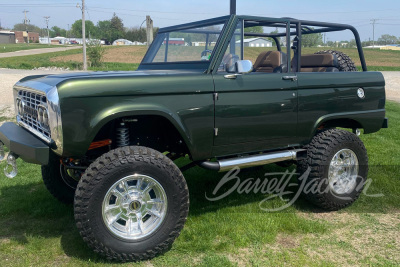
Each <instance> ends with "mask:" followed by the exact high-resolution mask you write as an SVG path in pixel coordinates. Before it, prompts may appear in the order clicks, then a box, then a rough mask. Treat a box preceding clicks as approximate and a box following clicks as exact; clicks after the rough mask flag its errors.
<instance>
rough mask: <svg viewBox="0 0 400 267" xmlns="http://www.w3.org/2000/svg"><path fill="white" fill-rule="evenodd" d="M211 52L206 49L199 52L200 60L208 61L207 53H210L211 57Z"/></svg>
mask: <svg viewBox="0 0 400 267" xmlns="http://www.w3.org/2000/svg"><path fill="white" fill-rule="evenodd" d="M212 52H213V51H212V50H210V49H206V50H204V51H203V52H201V60H209V59H210V58H209V57H207V53H210V56H211V54H212Z"/></svg>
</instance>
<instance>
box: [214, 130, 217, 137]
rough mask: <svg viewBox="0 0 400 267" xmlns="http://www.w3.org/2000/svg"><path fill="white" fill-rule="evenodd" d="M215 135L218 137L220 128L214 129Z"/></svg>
mask: <svg viewBox="0 0 400 267" xmlns="http://www.w3.org/2000/svg"><path fill="white" fill-rule="evenodd" d="M214 135H215V136H218V128H214Z"/></svg>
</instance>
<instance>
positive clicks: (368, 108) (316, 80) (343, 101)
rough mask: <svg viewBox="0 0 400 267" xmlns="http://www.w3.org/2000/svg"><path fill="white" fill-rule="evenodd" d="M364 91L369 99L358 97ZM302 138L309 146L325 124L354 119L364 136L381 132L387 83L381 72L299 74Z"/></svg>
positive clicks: (300, 129) (300, 134)
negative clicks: (335, 120) (329, 121)
mask: <svg viewBox="0 0 400 267" xmlns="http://www.w3.org/2000/svg"><path fill="white" fill-rule="evenodd" d="M359 88H363V89H364V91H365V98H364V99H361V98H359V97H358V95H357V90H358V89H359ZM298 97H299V109H298V110H299V113H298V134H299V137H300V140H302V141H301V143H303V144H306V143H308V142H309V141H310V140H311V138H312V137H313V136H314V134H315V132H316V130H317V128H318V127H319V126H320V125H321V124H322V123H323V122H325V121H328V120H333V119H343V118H346V119H352V120H355V121H357V122H359V123H360V124H361V126H362V128H364V133H372V132H376V131H378V130H379V129H381V127H382V124H383V120H384V117H385V98H386V96H385V80H384V78H383V75H382V73H380V72H332V73H298Z"/></svg>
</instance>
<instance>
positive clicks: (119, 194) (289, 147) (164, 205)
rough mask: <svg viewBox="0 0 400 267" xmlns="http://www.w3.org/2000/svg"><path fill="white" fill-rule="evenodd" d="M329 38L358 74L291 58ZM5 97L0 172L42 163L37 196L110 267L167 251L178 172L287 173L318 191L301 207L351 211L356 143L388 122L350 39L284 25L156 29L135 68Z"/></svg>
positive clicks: (357, 169)
mask: <svg viewBox="0 0 400 267" xmlns="http://www.w3.org/2000/svg"><path fill="white" fill-rule="evenodd" d="M339 31H347V32H348V33H350V34H352V35H353V36H354V39H355V40H356V43H357V47H358V56H359V61H357V62H360V63H361V66H360V67H361V69H362V71H358V70H357V68H356V67H355V64H354V62H353V61H352V60H351V59H350V57H348V56H347V55H346V54H344V53H342V52H339V51H334V50H324V48H320V49H318V50H315V51H314V52H313V53H311V54H304V53H303V52H302V50H306V49H305V48H304V47H305V46H307V44H308V42H309V40H310V38H311V37H313V36H316V35H319V34H321V33H335V32H339ZM319 36H320V35H319ZM319 50H320V51H319ZM13 90H14V98H15V111H16V114H17V116H16V120H17V123H16V124H15V123H12V122H8V123H5V124H3V125H2V126H1V127H0V145H1V146H0V150H1V151H0V157H1V158H2V159H6V160H7V163H8V165H7V168H6V171H5V173H6V175H7V176H8V177H14V176H16V175H17V164H16V159H17V158H21V159H22V160H24V161H26V162H28V163H34V164H39V165H41V166H42V176H43V180H44V184H45V185H46V187H47V188H48V190H49V191H50V193H51V194H53V195H54V196H55V197H56V198H57V199H59V200H60V201H62V202H65V203H74V212H75V219H76V225H77V227H78V229H79V231H80V234H81V235H82V237H83V239H84V240H85V242H86V243H87V244H88V245H89V246H90V247H91V248H92V249H93V250H94V251H96V252H98V253H99V254H101V255H103V256H105V257H107V258H109V259H115V260H119V261H138V260H145V259H150V258H152V257H155V256H157V255H159V254H161V253H163V252H165V251H167V250H168V249H169V248H170V247H171V244H172V243H173V242H174V240H175V239H176V238H177V237H178V235H179V233H180V231H181V230H182V228H183V226H184V223H185V221H186V217H187V215H188V210H189V192H188V187H187V185H186V181H185V178H184V177H183V175H182V171H183V170H185V169H187V168H189V167H192V166H194V165H197V166H200V167H202V168H206V169H209V170H214V171H227V170H230V169H232V168H234V167H236V166H237V167H239V168H246V167H255V166H261V165H265V164H269V163H278V164H283V163H284V162H291V163H292V162H295V163H296V164H297V168H298V171H299V173H300V174H301V173H307V177H306V179H307V181H308V182H311V183H321V187H322V188H321V189H323V190H322V191H321V192H307V193H304V196H305V198H307V199H308V200H310V201H311V202H313V203H314V204H316V205H318V206H320V207H322V208H325V209H328V210H337V209H341V208H344V207H346V206H348V205H350V204H351V203H353V202H354V201H355V200H356V199H357V197H358V196H359V194H360V191H361V189H362V186H363V183H364V182H365V181H366V179H367V172H368V156H367V152H366V149H365V147H364V145H363V143H362V142H361V141H360V139H359V138H358V136H357V135H359V134H360V133H361V130H362V131H363V133H365V134H368V133H373V132H377V131H379V130H380V129H381V128H387V125H388V121H387V119H386V118H385V81H384V78H383V76H382V74H381V73H379V72H368V71H367V66H366V64H365V58H364V54H363V50H362V47H361V42H360V37H359V34H358V32H357V31H356V29H355V28H354V27H352V26H349V25H343V24H332V23H322V22H313V21H301V20H296V19H292V18H280V19H275V18H264V17H252V16H237V15H231V16H225V17H220V18H215V19H210V20H204V21H199V22H195V23H189V24H184V25H178V26H174V27H168V28H163V29H160V31H159V33H158V35H157V37H156V38H155V40H154V42H153V43H152V45H151V47H150V48H149V50H148V51H147V54H146V55H145V57H144V59H143V61H142V63H141V64H140V66H139V69H138V70H137V71H133V72H88V73H86V72H84V73H82V72H81V73H70V74H62V75H45V76H31V77H27V78H24V79H22V80H21V81H19V82H18V83H17V84H16V85H15V87H14V88H13ZM338 128H347V129H350V130H352V131H353V132H351V131H346V130H342V129H338ZM4 146H6V147H7V148H8V149H9V151H10V152H9V153H8V156H7V157H6V158H5V155H4V154H5V153H4ZM186 155H188V156H189V158H190V159H191V161H192V163H191V164H189V165H188V166H185V167H183V168H181V169H179V168H178V167H177V166H176V165H175V164H174V162H173V161H174V160H176V159H178V158H180V157H184V156H186ZM324 179H326V182H323V180H324ZM233 230H234V229H233Z"/></svg>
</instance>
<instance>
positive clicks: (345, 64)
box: [315, 50, 357, 71]
mask: <svg viewBox="0 0 400 267" xmlns="http://www.w3.org/2000/svg"><path fill="white" fill-rule="evenodd" d="M315 54H332V55H335V56H336V58H337V60H338V63H339V67H338V69H339V71H357V68H356V66H355V64H354V62H353V60H352V59H351V58H350V57H349V56H348V55H346V54H345V53H343V52H340V51H335V50H325V51H319V52H317V53H315Z"/></svg>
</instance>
